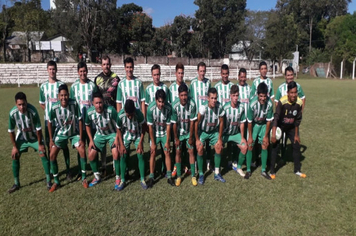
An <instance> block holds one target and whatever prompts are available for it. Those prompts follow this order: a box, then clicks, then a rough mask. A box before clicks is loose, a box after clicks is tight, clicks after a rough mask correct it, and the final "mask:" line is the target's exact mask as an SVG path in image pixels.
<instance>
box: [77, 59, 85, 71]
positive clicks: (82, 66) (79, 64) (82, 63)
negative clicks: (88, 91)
mask: <svg viewBox="0 0 356 236" xmlns="http://www.w3.org/2000/svg"><path fill="white" fill-rule="evenodd" d="M81 68H85V69H86V71H87V72H88V67H87V63H85V62H84V61H81V62H79V63H78V66H77V69H78V71H79V69H81Z"/></svg>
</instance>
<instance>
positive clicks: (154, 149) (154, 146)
mask: <svg viewBox="0 0 356 236" xmlns="http://www.w3.org/2000/svg"><path fill="white" fill-rule="evenodd" d="M156 148H157V146H156V144H155V143H152V144H151V154H152V153H154V152H156Z"/></svg>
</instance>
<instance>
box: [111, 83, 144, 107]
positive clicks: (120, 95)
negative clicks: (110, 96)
mask: <svg viewBox="0 0 356 236" xmlns="http://www.w3.org/2000/svg"><path fill="white" fill-rule="evenodd" d="M144 93H145V92H144V90H143V84H142V81H141V80H139V79H138V78H137V77H133V79H131V80H128V79H127V78H126V76H125V77H124V78H123V79H122V80H121V81H120V83H119V85H118V86H117V95H116V103H121V104H123V106H124V105H125V102H126V100H127V99H130V100H132V101H134V103H135V107H136V109H140V110H141V102H142V101H145V95H144Z"/></svg>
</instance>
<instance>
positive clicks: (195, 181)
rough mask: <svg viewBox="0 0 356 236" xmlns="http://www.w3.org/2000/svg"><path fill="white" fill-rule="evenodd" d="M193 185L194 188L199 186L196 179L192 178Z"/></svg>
mask: <svg viewBox="0 0 356 236" xmlns="http://www.w3.org/2000/svg"><path fill="white" fill-rule="evenodd" d="M192 184H193V186H197V185H198V182H197V178H196V177H192Z"/></svg>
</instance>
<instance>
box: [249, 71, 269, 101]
mask: <svg viewBox="0 0 356 236" xmlns="http://www.w3.org/2000/svg"><path fill="white" fill-rule="evenodd" d="M262 82H263V83H265V84H266V85H267V87H268V93H267V96H268V97H270V98H274V88H273V82H272V80H271V79H270V78H268V77H267V78H266V79H261V77H260V76H259V77H257V78H256V79H255V80H254V81H253V83H252V86H251V92H250V98H252V97H253V96H255V95H257V87H258V85H259V84H260V83H262Z"/></svg>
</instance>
